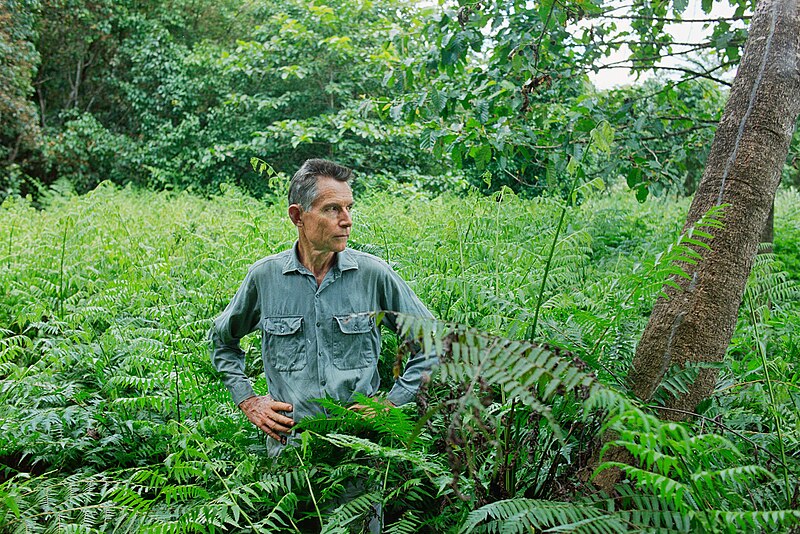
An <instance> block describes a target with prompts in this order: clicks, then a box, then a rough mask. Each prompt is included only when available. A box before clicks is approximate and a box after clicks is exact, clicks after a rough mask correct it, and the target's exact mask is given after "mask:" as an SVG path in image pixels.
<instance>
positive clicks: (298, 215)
mask: <svg viewBox="0 0 800 534" xmlns="http://www.w3.org/2000/svg"><path fill="white" fill-rule="evenodd" d="M289 218H290V219H291V220H292V224H293V225H295V226H297V227H298V228H300V227H301V226H303V208H301V207H300V205H299V204H292V205H291V206H289Z"/></svg>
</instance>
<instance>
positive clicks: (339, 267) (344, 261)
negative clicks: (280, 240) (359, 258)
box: [283, 241, 358, 274]
mask: <svg viewBox="0 0 800 534" xmlns="http://www.w3.org/2000/svg"><path fill="white" fill-rule="evenodd" d="M297 243H298V242H297V241H295V242H294V246H292V248H291V250H288V251H287V254H286V263H284V264H283V274H289V273H293V272H297V273H303V274H311V273H310V272H309V270H308V269H306V267H305V265H303V264H302V263H300V259H299V258H298V256H297ZM350 269H358V262H356V260H355V258H354V257H353V254H352V252H351V251H350V249H349V248H345V249H344V250H343V251H341V252H339V253H337V254H336V256H335V259H334V263H333V270H334V272H342V271H349V270H350Z"/></svg>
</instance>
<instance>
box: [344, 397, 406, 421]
mask: <svg viewBox="0 0 800 534" xmlns="http://www.w3.org/2000/svg"><path fill="white" fill-rule="evenodd" d="M372 400H374V401H375V402H377V403H379V404H383V405H384V406H386V408H385V410H388V409H389V408H394V407H395V405H394V404H392V402H391V401H390V400H389V399H387V398H381V397H372ZM348 410H352V411H354V412H358V413H361V414H363V415H364V416H365V417H375V410H374V408H373V407H372V406H367V405H365V404H353V405H352V406H350V407H349V408H348Z"/></svg>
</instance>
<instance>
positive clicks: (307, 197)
mask: <svg viewBox="0 0 800 534" xmlns="http://www.w3.org/2000/svg"><path fill="white" fill-rule="evenodd" d="M323 176H328V177H330V178H333V179H335V180H338V181H340V182H349V181H350V179H351V178H352V171H351V170H350V169H348V168H347V167H344V166H343V165H339V164H338V163H334V162H332V161H328V160H326V159H307V160H306V161H305V163H303V165H302V166H301V167H300V168H299V169H298V170H297V172H296V173H294V176H293V177H292V181H291V183H289V205H290V206H291V205H292V204H300V206H302V207H303V209H304V210H306V211H308V210H310V209H311V205H312V204H313V203H314V201H315V200H316V199H317V180H318V179H319V178H321V177H323Z"/></svg>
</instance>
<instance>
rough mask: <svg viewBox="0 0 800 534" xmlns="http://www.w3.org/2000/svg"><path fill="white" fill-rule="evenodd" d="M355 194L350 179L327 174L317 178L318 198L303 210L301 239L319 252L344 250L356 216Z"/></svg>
mask: <svg viewBox="0 0 800 534" xmlns="http://www.w3.org/2000/svg"><path fill="white" fill-rule="evenodd" d="M352 208H353V193H352V191H350V186H349V185H348V184H347V182H340V181H338V180H336V179H334V178H329V177H327V176H324V177H321V178H319V179H318V180H317V199H316V200H315V201H314V203H313V204H312V205H311V209H310V210H308V211H302V212H301V219H302V223H303V224H302V227H300V228H299V230H300V237H301V239H303V238H305V240H306V242H307V244H308V245H310V246H311V248H312V249H313V250H314V251H315V252H318V253H327V252H341V251H343V250H344V248H345V247H346V246H347V238H348V237H350V227H351V226H353V219H352V218H351V217H350V210H351V209H352Z"/></svg>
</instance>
